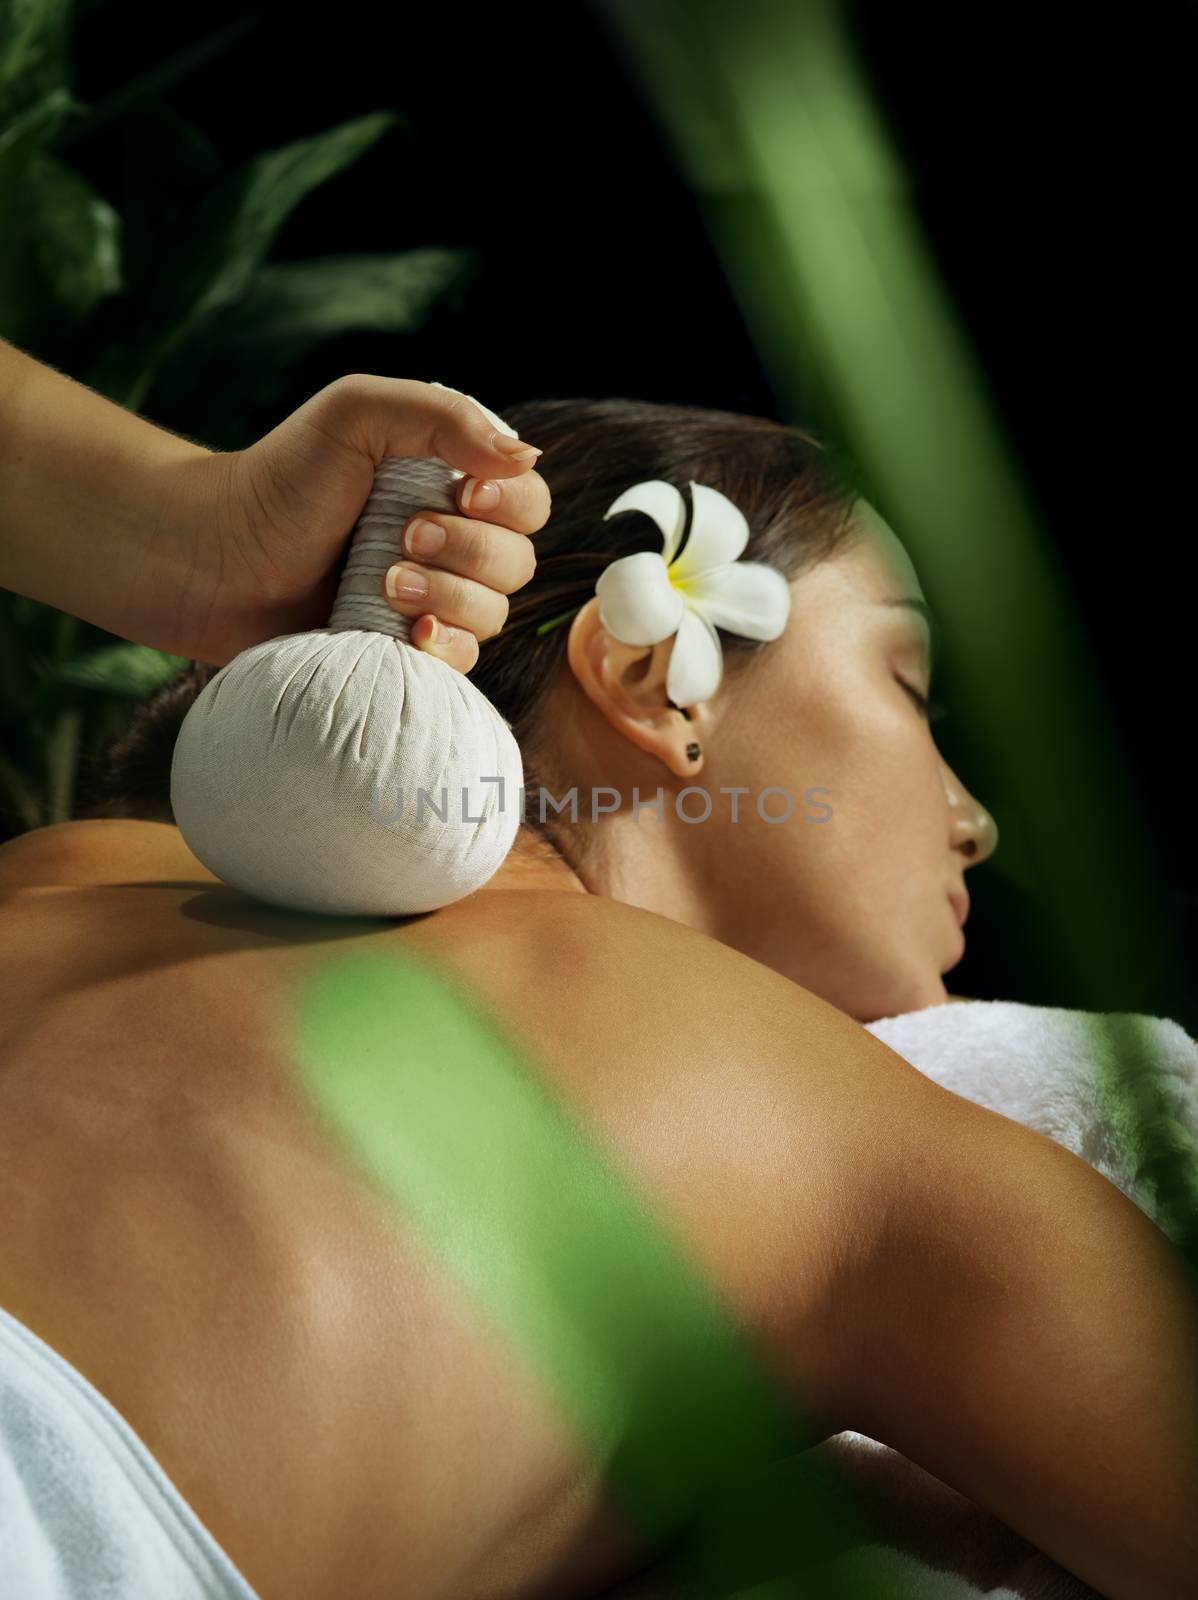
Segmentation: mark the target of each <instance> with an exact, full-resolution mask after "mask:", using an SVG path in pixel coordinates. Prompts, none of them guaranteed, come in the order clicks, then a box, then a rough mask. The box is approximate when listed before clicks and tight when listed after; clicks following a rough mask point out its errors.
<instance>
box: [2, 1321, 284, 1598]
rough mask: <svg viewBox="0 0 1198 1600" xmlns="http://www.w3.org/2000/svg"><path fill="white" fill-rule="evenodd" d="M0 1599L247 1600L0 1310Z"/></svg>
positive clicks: (185, 1517) (26, 1333)
mask: <svg viewBox="0 0 1198 1600" xmlns="http://www.w3.org/2000/svg"><path fill="white" fill-rule="evenodd" d="M0 1595H2V1596H4V1597H5V1600H10V1597H11V1600H258V1597H257V1596H256V1595H255V1592H254V1590H253V1589H251V1587H250V1585H249V1584H248V1583H247V1582H246V1580H245V1578H244V1577H242V1575H241V1573H240V1572H239V1571H238V1570H237V1568H236V1567H235V1566H234V1565H233V1562H232V1561H231V1560H230V1559H229V1557H228V1556H227V1555H226V1554H225V1552H224V1551H223V1550H222V1549H221V1547H220V1546H219V1545H218V1544H217V1542H216V1540H215V1539H214V1538H213V1537H212V1535H211V1534H210V1533H209V1532H208V1530H207V1528H205V1527H204V1525H203V1523H202V1522H200V1520H199V1518H198V1517H197V1516H196V1515H195V1513H194V1512H193V1511H192V1509H191V1507H190V1506H189V1505H188V1504H187V1502H186V1501H185V1500H184V1499H183V1497H182V1496H181V1495H180V1494H179V1491H178V1490H177V1489H176V1488H175V1486H174V1484H173V1483H172V1482H171V1480H170V1479H169V1478H168V1477H167V1475H166V1473H165V1472H164V1471H163V1470H162V1468H161V1467H160V1466H159V1465H158V1463H157V1461H156V1460H155V1459H154V1457H153V1456H152V1455H151V1454H150V1452H149V1450H148V1449H147V1448H146V1446H145V1444H144V1443H143V1442H142V1441H141V1439H140V1438H139V1437H138V1436H137V1434H136V1433H135V1432H134V1431H133V1429H132V1428H131V1427H130V1426H129V1424H128V1422H127V1421H126V1420H125V1418H124V1417H122V1416H121V1414H120V1413H119V1412H118V1411H117V1410H116V1409H115V1408H114V1407H113V1406H111V1405H110V1404H109V1402H108V1401H107V1400H106V1399H105V1398H104V1396H103V1395H101V1394H100V1393H99V1391H98V1390H97V1389H95V1388H93V1386H92V1385H91V1384H90V1383H89V1382H88V1381H87V1379H86V1378H85V1377H84V1376H83V1374H82V1373H81V1372H79V1371H78V1370H77V1369H76V1368H75V1367H73V1366H71V1365H70V1363H69V1362H67V1361H65V1360H64V1359H63V1358H62V1356H60V1355H59V1354H58V1352H57V1351H56V1350H53V1349H51V1348H50V1346H49V1345H47V1344H46V1343H45V1342H44V1341H43V1340H41V1339H39V1338H38V1337H37V1335H36V1334H35V1333H33V1332H32V1330H31V1329H29V1328H27V1327H26V1326H25V1325H24V1323H22V1322H19V1321H18V1320H17V1319H16V1318H15V1317H14V1316H12V1315H11V1313H9V1312H8V1311H5V1310H4V1309H3V1308H2V1307H0Z"/></svg>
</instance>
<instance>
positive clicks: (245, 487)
mask: <svg viewBox="0 0 1198 1600" xmlns="http://www.w3.org/2000/svg"><path fill="white" fill-rule="evenodd" d="M493 439H494V440H502V441H503V442H504V443H505V444H510V445H512V446H513V447H516V448H519V447H520V442H519V441H517V440H514V439H509V438H507V437H506V436H505V435H503V434H500V433H496V432H495V430H494V429H493V428H492V426H491V424H490V423H489V422H488V420H487V418H486V416H485V415H484V414H483V412H481V411H480V410H479V409H478V407H477V406H475V405H474V404H472V403H471V401H470V400H469V399H467V398H466V397H465V396H464V395H459V394H457V393H455V392H454V391H453V390H447V389H439V388H434V387H433V385H431V384H428V383H421V382H418V381H417V380H415V379H408V378H385V377H374V376H370V375H368V374H363V373H355V374H353V375H351V376H348V377H344V378H339V379H337V380H336V382H334V383H331V384H329V385H328V386H327V387H325V388H324V389H321V390H320V391H319V392H318V393H317V394H315V395H313V396H312V398H311V399H310V400H308V401H306V402H305V403H304V404H303V405H302V406H300V407H299V409H298V410H297V411H294V412H293V413H292V414H291V416H289V417H287V418H286V420H285V421H283V422H281V423H280V424H279V425H278V427H277V428H274V429H272V431H271V432H270V433H268V434H266V435H265V436H264V437H263V438H262V439H259V440H258V442H257V443H256V444H252V445H250V446H249V447H248V448H247V449H244V450H236V451H226V452H221V453H217V454H215V455H213V456H211V458H210V463H209V468H210V472H211V474H212V476H213V480H214V483H215V507H216V509H215V511H214V521H215V524H216V525H215V527H213V528H212V537H213V539H215V541H216V547H215V548H214V549H212V550H211V551H209V552H208V553H207V555H206V556H205V558H204V563H203V566H204V569H205V571H206V573H207V578H206V581H201V582H199V583H197V584H195V585H193V586H192V590H191V592H192V594H193V596H194V605H193V613H192V615H191V617H190V619H189V621H188V627H189V629H190V634H191V642H190V644H189V647H188V649H187V650H186V652H184V653H186V654H190V655H192V656H194V657H195V658H196V659H198V660H202V661H210V662H213V663H215V664H216V665H218V666H223V665H224V664H225V663H226V662H227V661H231V660H232V659H233V657H234V656H235V655H237V654H239V653H240V652H241V651H242V650H245V649H248V648H249V646H250V645H252V644H256V643H259V642H260V641H262V640H264V639H269V638H273V637H275V636H277V635H280V634H284V633H302V632H304V631H305V630H307V629H309V628H320V627H324V626H325V625H326V624H327V623H328V620H329V614H330V612H331V611H332V608H333V602H334V600H335V599H336V595H337V586H338V582H339V577H340V570H341V567H342V565H343V563H344V558H345V555H346V550H347V546H348V543H349V540H350V538H351V536H352V534H353V530H354V526H355V524H356V522H357V520H358V518H359V516H360V515H361V513H362V510H363V507H364V506H365V504H366V501H367V499H368V497H369V494H370V491H371V488H372V486H373V482H374V472H375V468H376V466H377V465H378V463H379V462H380V461H381V460H382V458H383V457H384V456H425V457H427V456H439V457H440V458H441V459H442V460H443V461H446V462H448V463H449V465H450V466H451V467H457V468H460V469H461V470H462V471H464V472H466V473H468V474H469V475H470V476H469V477H466V478H461V479H459V480H457V482H456V484H455V487H454V493H455V501H456V504H457V507H458V511H457V513H455V514H451V513H448V512H444V511H427V512H423V513H420V514H419V515H420V517H421V520H423V521H427V522H429V523H431V524H432V525H433V526H434V528H436V529H439V530H440V531H441V532H443V534H444V541H443V543H442V544H441V546H440V549H438V550H436V551H429V552H427V553H426V551H425V550H423V549H421V548H419V547H418V545H417V544H416V542H415V541H414V540H413V537H412V523H413V522H415V521H416V518H413V519H412V521H411V522H409V524H408V526H407V527H406V528H405V529H404V533H403V548H404V553H405V559H404V560H403V561H402V562H401V563H399V566H400V570H401V571H402V572H404V573H405V574H406V575H409V576H410V575H411V574H412V573H416V574H419V575H422V576H423V577H424V579H425V581H426V583H427V585H428V589H427V594H426V595H425V596H423V597H405V596H404V595H402V594H397V595H395V596H390V595H387V596H385V598H387V600H388V602H389V603H390V604H391V605H392V606H393V608H394V609H395V610H396V611H397V612H399V613H400V614H401V615H403V616H406V617H410V618H411V619H412V630H411V641H412V643H413V644H414V645H416V646H417V647H418V648H421V649H425V650H427V651H428V652H429V653H430V654H432V655H436V656H439V657H440V658H441V659H442V660H444V661H446V662H448V663H449V665H450V666H452V667H455V668H456V669H457V670H458V671H460V672H469V670H470V669H471V667H473V666H474V664H475V662H476V661H477V660H478V646H479V640H481V639H488V638H490V637H491V636H492V635H494V634H496V633H498V632H499V631H500V629H501V628H502V627H503V625H504V623H505V622H506V620H507V614H508V600H507V596H508V595H509V594H510V593H511V592H512V591H513V590H515V589H519V588H520V587H522V585H524V584H525V583H527V582H528V580H529V578H531V577H532V574H533V572H534V570H535V568H536V557H535V555H534V552H533V547H532V542H531V540H530V539H529V537H528V535H529V534H532V533H536V532H537V531H538V529H540V528H543V527H544V526H545V523H546V522H547V521H548V520H549V512H550V495H549V490H548V488H547V486H546V484H545V481H544V479H543V478H542V477H541V476H540V474H539V473H537V472H536V471H534V470H533V467H534V465H535V462H536V461H537V460H539V457H535V458H533V461H531V462H529V461H518V460H513V458H512V456H511V455H510V454H508V453H505V452H504V451H502V450H500V449H498V448H496V445H495V444H494V443H493V442H492V440H493ZM484 485H493V487H494V489H495V490H496V491H497V494H496V495H495V496H493V497H492V498H494V499H495V504H493V505H486V504H484V503H483V501H484V496H482V495H480V494H479V493H478V490H479V489H480V488H481V487H482V486H484ZM472 491H473V497H472V498H467V497H468V496H470V495H471V493H472Z"/></svg>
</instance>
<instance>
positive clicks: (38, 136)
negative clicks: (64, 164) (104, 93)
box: [0, 0, 79, 344]
mask: <svg viewBox="0 0 1198 1600" xmlns="http://www.w3.org/2000/svg"><path fill="white" fill-rule="evenodd" d="M0 3H3V0H0ZM78 104H79V102H78V101H76V100H75V99H74V98H73V97H72V96H71V95H70V94H69V93H68V92H67V90H66V89H54V90H51V92H50V93H49V94H47V95H45V96H44V97H43V98H42V99H40V100H38V101H37V102H36V103H35V104H33V105H31V106H28V107H27V108H26V109H25V110H23V111H21V112H20V113H19V114H18V115H16V116H14V117H13V118H12V119H11V120H10V121H8V122H7V123H6V124H5V123H0V337H3V338H5V339H8V340H10V341H11V342H12V343H14V344H22V343H24V342H25V334H26V330H27V329H28V328H29V327H30V326H31V324H32V323H33V322H34V320H35V319H36V316H37V314H38V311H39V308H40V307H41V306H42V305H43V304H44V302H45V287H44V285H43V284H42V282H41V278H40V275H39V271H38V265H37V262H36V260H35V256H34V250H33V231H32V227H31V223H32V218H33V215H34V213H35V205H36V197H35V195H34V193H33V184H32V182H31V177H30V171H31V168H32V167H33V164H34V162H35V159H36V158H37V156H38V155H39V154H40V152H41V147H42V146H43V145H45V144H46V143H47V141H48V140H49V138H50V136H51V134H52V133H53V132H54V131H55V129H57V127H58V126H59V124H60V123H61V121H62V118H63V117H64V115H66V113H67V112H68V111H70V110H71V108H72V107H76V106H78Z"/></svg>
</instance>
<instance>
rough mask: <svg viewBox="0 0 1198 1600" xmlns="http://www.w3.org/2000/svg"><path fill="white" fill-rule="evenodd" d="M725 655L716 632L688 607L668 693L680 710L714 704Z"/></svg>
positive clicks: (676, 642) (673, 655)
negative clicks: (706, 701) (712, 699)
mask: <svg viewBox="0 0 1198 1600" xmlns="http://www.w3.org/2000/svg"><path fill="white" fill-rule="evenodd" d="M723 672H724V653H723V651H722V650H721V649H720V641H719V638H718V637H717V635H716V631H715V629H714V628H713V627H712V626H711V624H710V623H709V622H708V621H706V619H705V618H703V617H701V616H700V615H699V613H698V612H697V611H692V610H691V608H690V607H689V606H688V607H687V609H686V615H685V616H684V617H683V619H682V625H681V626H680V628H679V629H678V637H677V638H676V639H675V640H674V648H673V650H672V651H671V652H670V664H669V666H668V667H667V668H666V693H667V694H668V695H669V697H670V699H671V700H672V701H673V702H674V704H675V705H676V706H693V705H698V703H699V701H700V700H710V698H711V696H712V695H713V694H714V693H715V692H716V690H717V689H718V688H719V686H720V679H721V677H722V676H723Z"/></svg>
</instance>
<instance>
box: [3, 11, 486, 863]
mask: <svg viewBox="0 0 1198 1600" xmlns="http://www.w3.org/2000/svg"><path fill="white" fill-rule="evenodd" d="M98 4H103V5H104V6H105V9H106V10H107V11H109V12H110V13H115V12H117V11H118V10H119V6H117V5H114V4H113V3H112V0H80V3H79V6H78V10H79V11H80V12H82V11H85V10H91V9H94V8H95V7H96V6H97V5H98ZM75 16H76V6H75V5H73V4H72V0H0V336H2V337H3V338H5V339H7V340H9V341H10V342H11V343H13V344H15V345H18V346H19V347H21V348H24V349H26V350H28V351H29V352H30V353H31V354H33V355H35V356H37V357H38V358H39V359H41V360H44V361H47V362H50V363H51V364H52V365H53V366H55V367H57V368H58V369H59V370H60V371H62V372H65V373H68V374H69V375H70V376H72V377H74V378H77V379H78V380H79V381H80V382H82V383H85V384H87V385H88V386H89V387H90V388H92V389H95V390H96V391H97V392H98V393H100V394H104V395H106V396H108V397H109V398H110V399H112V400H115V401H116V402H117V403H118V404H120V405H123V406H127V407H128V408H129V409H131V410H136V411H141V410H143V409H144V410H145V411H146V414H147V415H149V416H150V417H151V419H152V420H154V419H155V418H161V419H165V418H169V423H166V425H167V426H169V427H171V428H172V429H173V430H174V431H176V432H179V433H182V434H184V435H185V436H187V437H189V438H193V439H198V440H202V441H204V442H206V443H208V444H209V445H210V446H211V447H212V448H216V449H229V450H232V449H240V448H242V447H244V446H245V445H247V444H249V443H251V442H252V438H253V434H252V432H251V431H250V430H251V428H252V426H253V418H254V417H255V416H256V415H257V416H260V415H261V412H262V409H263V408H270V409H274V410H277V411H278V412H279V413H280V414H281V415H285V414H286V412H287V411H288V410H290V409H293V408H294V407H295V406H297V405H299V404H300V403H301V402H302V401H303V400H304V399H306V398H307V394H306V392H297V391H296V370H297V363H299V362H300V361H301V360H302V359H303V358H304V357H306V356H308V355H310V354H311V352H312V351H313V350H314V349H316V348H317V347H319V346H320V345H322V344H324V343H326V342H328V341H329V340H331V339H335V338H337V337H339V336H341V335H344V334H346V333H349V332H369V331H376V332H378V333H380V334H385V335H389V336H396V335H398V336H403V335H410V334H413V333H415V332H417V331H419V330H421V329H422V328H423V327H424V326H425V325H426V324H427V322H428V321H429V319H430V318H431V317H432V316H433V315H434V314H435V313H436V312H437V311H438V309H439V308H440V307H441V306H442V305H443V303H445V302H446V300H447V299H448V298H449V297H452V296H455V295H456V294H457V293H458V292H459V291H460V289H461V287H462V285H463V284H464V283H465V282H467V281H468V280H469V278H470V277H471V275H472V273H473V271H474V270H475V259H474V256H473V253H472V252H470V251H468V250H461V249H438V248H425V249H414V250H409V251H403V252H399V253H396V254H392V255H365V254H347V255H342V256H326V257H322V258H319V259H316V260H309V261H279V262H272V261H271V260H270V259H269V258H270V253H271V251H272V249H273V248H274V246H275V243H276V240H277V239H278V236H279V233H280V231H281V229H282V228H283V226H284V224H285V223H286V222H287V220H288V218H289V217H291V216H292V215H293V213H294V212H295V210H296V208H297V207H298V206H300V205H301V204H302V202H303V201H304V200H305V199H306V198H307V197H308V196H310V195H312V194H313V193H314V192H315V191H317V190H318V189H320V188H321V187H322V186H323V185H325V184H327V183H329V182H331V181H333V180H334V179H336V178H337V177H339V176H340V175H341V174H342V173H344V172H346V171H347V170H348V169H349V168H350V167H352V166H353V165H354V163H355V162H357V161H359V160H360V159H361V157H362V156H363V155H364V154H366V152H367V151H369V150H371V149H373V148H374V147H375V146H377V145H378V143H379V142H380V140H382V139H383V138H385V137H386V136H387V135H388V134H389V133H392V132H394V131H396V130H397V129H398V128H400V127H406V126H407V125H408V124H407V119H406V118H405V117H404V116H403V115H402V114H401V113H400V112H397V111H392V110H386V111H371V112H366V113H364V114H362V115H360V116H356V117H353V118H350V119H349V120H348V121H345V122H343V123H341V124H339V125H338V126H335V127H332V128H329V129H326V130H324V131H323V132H319V133H314V134H312V135H310V136H309V137H306V138H302V139H297V140H294V141H292V142H291V143H288V144H285V145H281V146H279V147H277V148H273V149H267V150H263V151H261V152H259V153H258V154H256V155H253V156H252V157H251V158H250V159H249V160H247V161H245V162H244V163H242V164H241V165H239V166H236V167H233V168H230V167H229V166H228V164H227V162H226V161H225V160H224V158H223V157H222V156H221V154H220V152H219V151H218V150H217V148H216V146H215V145H214V143H213V142H212V140H210V139H209V137H208V136H207V134H206V133H205V132H204V130H203V129H202V128H200V127H197V126H196V125H195V124H194V123H193V122H191V121H189V120H188V118H186V117H185V116H183V115H181V114H180V113H179V112H178V111H177V110H176V108H175V107H174V106H173V105H172V104H171V103H170V100H169V98H168V95H169V92H170V89H171V87H172V85H174V84H175V83H178V82H179V81H180V80H182V79H183V78H185V77H186V76H187V75H188V74H189V73H191V72H194V71H195V70H196V68H198V67H199V66H201V65H206V66H208V67H209V68H210V67H211V64H212V62H213V61H214V60H217V59H219V58H220V57H221V56H222V54H227V52H228V51H229V49H230V47H231V46H233V45H234V44H236V43H237V42H238V41H239V40H240V39H242V38H243V37H244V35H245V34H246V32H247V31H249V30H250V29H252V28H254V27H256V26H257V24H258V22H259V21H260V18H258V17H257V16H256V15H250V16H248V17H241V18H237V19H235V20H234V21H233V22H231V23H228V24H225V25H224V26H222V27H221V28H220V29H218V30H216V31H215V32H213V31H211V30H209V31H207V32H198V33H197V37H196V39H195V41H194V42H191V43H189V44H187V45H186V46H185V47H184V48H183V49H182V50H180V51H178V52H176V54H174V55H173V56H171V57H170V58H169V59H167V60H164V61H163V62H161V63H159V64H157V65H155V66H154V67H152V68H151V69H150V70H149V71H147V72H144V73H142V74H141V75H140V76H139V77H137V78H135V79H133V80H131V81H130V82H129V83H127V84H123V85H121V86H120V87H119V88H118V89H117V90H116V91H115V92H114V93H113V94H111V95H109V96H108V97H107V98H106V99H104V100H103V101H102V102H100V103H99V104H97V105H94V106H91V105H85V104H83V103H82V102H80V101H79V100H78V99H77V98H76V97H75V96H74V95H73V94H72V92H71V78H72V68H73V58H74V39H73V24H74V21H75ZM114 25H116V19H115V17H114ZM101 128H103V130H104V132H105V135H106V137H107V136H113V135H115V136H118V137H119V139H120V141H121V147H122V148H123V160H122V162H121V166H120V179H119V182H118V183H117V184H116V185H114V190H115V191H116V192H113V193H109V194H102V193H100V192H99V190H98V189H97V188H96V186H95V184H94V183H93V182H92V181H91V180H90V179H89V178H88V177H86V176H85V175H84V174H83V173H82V172H80V171H79V170H78V169H77V168H76V166H75V165H74V161H73V157H74V154H75V151H76V150H77V149H78V148H79V147H80V146H82V145H85V144H86V142H87V140H88V139H89V138H90V137H91V136H92V135H93V134H94V133H95V132H96V131H97V130H99V129H101ZM148 401H149V402H151V403H149V404H147V402H148ZM183 665H184V662H183V660H182V658H181V657H178V656H172V655H168V654H164V653H162V652H159V651H156V650H151V649H148V648H146V647H144V646H140V645H136V644H132V643H130V642H129V641H127V640H114V638H113V636H112V635H110V634H107V633H105V632H104V631H103V630H101V629H98V628H94V627H92V626H91V625H90V624H88V623H84V622H81V621H80V620H79V619H77V618H74V617H66V616H64V615H63V614H62V613H60V612H58V611H56V610H55V609H54V608H53V607H51V606H46V605H42V604H41V603H40V602H37V601H33V600H29V599H27V598H25V597H23V596H20V595H11V594H7V593H3V592H0V838H2V837H4V836H5V835H7V834H10V833H12V832H13V831H19V830H21V829H24V828H33V827H39V826H43V825H45V824H48V823H52V822H58V821H64V820H66V819H67V818H68V817H70V816H71V815H72V807H73V805H74V804H75V803H76V801H77V798H78V797H77V794H76V791H77V789H78V787H79V782H78V779H79V773H80V771H81V770H84V769H85V768H87V767H88V765H89V763H91V762H92V761H93V760H95V759H96V757H97V756H98V753H99V752H100V750H101V749H102V748H103V745H104V744H105V743H106V742H107V741H108V740H109V739H111V737H113V735H114V734H115V733H116V732H118V731H119V730H120V728H121V726H122V725H123V722H124V721H125V720H127V718H128V715H129V710H130V702H131V701H132V700H136V699H138V698H141V697H142V696H144V695H146V694H149V693H151V692H152V691H153V690H154V689H156V688H158V687H159V686H160V685H161V684H163V683H165V682H167V681H169V679H170V678H172V677H173V676H174V675H175V674H176V673H177V672H178V670H179V669H180V667H182V666H183Z"/></svg>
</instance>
